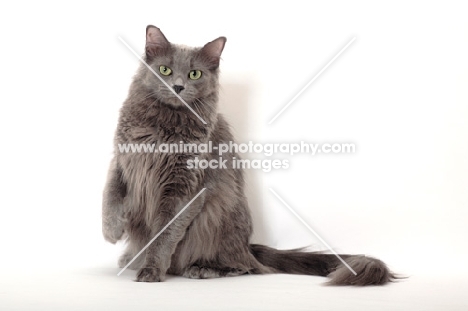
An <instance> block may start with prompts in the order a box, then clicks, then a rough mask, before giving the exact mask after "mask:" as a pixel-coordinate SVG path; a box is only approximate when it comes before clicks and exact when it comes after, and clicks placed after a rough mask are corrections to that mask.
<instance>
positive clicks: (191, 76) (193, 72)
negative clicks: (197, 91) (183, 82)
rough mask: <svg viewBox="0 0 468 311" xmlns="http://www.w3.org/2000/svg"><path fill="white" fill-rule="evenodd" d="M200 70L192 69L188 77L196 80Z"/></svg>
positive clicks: (198, 77) (199, 75)
mask: <svg viewBox="0 0 468 311" xmlns="http://www.w3.org/2000/svg"><path fill="white" fill-rule="evenodd" d="M201 74H202V72H201V71H200V70H192V71H190V72H189V75H188V76H189V78H190V79H192V80H198V79H200V77H201Z"/></svg>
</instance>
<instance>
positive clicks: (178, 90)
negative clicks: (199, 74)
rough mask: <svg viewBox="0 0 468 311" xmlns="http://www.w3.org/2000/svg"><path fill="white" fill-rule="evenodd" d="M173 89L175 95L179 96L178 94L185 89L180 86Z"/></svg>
mask: <svg viewBox="0 0 468 311" xmlns="http://www.w3.org/2000/svg"><path fill="white" fill-rule="evenodd" d="M173 88H174V91H175V92H176V93H177V94H180V92H182V91H183V90H184V89H185V87H183V86H182V85H174V86H173Z"/></svg>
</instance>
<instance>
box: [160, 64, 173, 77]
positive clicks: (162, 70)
mask: <svg viewBox="0 0 468 311" xmlns="http://www.w3.org/2000/svg"><path fill="white" fill-rule="evenodd" d="M159 72H160V73H161V74H162V75H163V76H169V75H170V74H171V73H172V69H171V68H169V67H167V66H159Z"/></svg>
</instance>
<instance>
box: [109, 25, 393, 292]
mask: <svg viewBox="0 0 468 311" xmlns="http://www.w3.org/2000/svg"><path fill="white" fill-rule="evenodd" d="M225 43H226V38H224V37H220V38H218V39H216V40H214V41H211V42H209V43H207V44H206V45H205V46H203V47H201V48H190V47H185V46H180V45H175V44H172V43H170V42H169V41H168V40H167V39H166V37H165V36H164V34H163V33H162V32H161V31H160V30H159V28H157V27H154V26H148V27H147V28H146V50H145V57H144V60H145V61H146V63H147V64H149V66H151V68H152V69H153V70H154V71H156V72H157V73H158V74H159V75H160V76H161V78H162V79H163V80H164V81H165V82H166V83H167V84H168V85H170V86H171V87H172V88H173V89H174V91H175V93H177V94H178V95H179V96H180V97H181V98H182V99H183V100H184V101H185V102H186V103H187V104H188V105H189V106H190V107H191V108H192V109H193V110H194V111H196V112H197V113H198V114H199V116H200V117H201V118H202V119H203V120H204V121H206V123H207V124H204V123H203V122H202V121H201V120H200V119H199V118H198V117H197V116H196V115H195V114H194V113H193V112H192V111H190V109H188V108H187V107H186V106H185V104H184V103H183V102H182V101H181V100H180V99H179V98H177V97H176V96H175V94H174V93H173V92H172V91H171V90H169V89H168V88H167V87H166V86H165V85H164V84H163V83H162V82H161V81H160V80H159V79H158V78H157V77H156V76H155V75H154V73H152V72H151V71H150V70H148V68H146V66H145V65H144V64H142V65H141V66H140V68H139V69H138V71H137V73H136V75H135V77H134V79H133V82H132V84H131V86H130V90H129V95H128V98H127V99H126V101H125V102H124V104H123V107H122V109H121V111H120V118H119V123H118V126H117V131H116V134H115V155H114V158H113V160H112V162H111V164H110V169H109V173H108V179H107V183H106V186H105V189H104V197H103V209H102V216H103V217H102V218H103V234H104V237H105V239H106V240H107V241H109V242H112V243H115V242H117V241H118V240H122V239H127V243H128V244H127V249H126V251H125V253H124V254H123V255H122V256H121V258H120V259H119V265H120V267H124V266H125V265H127V264H128V263H129V262H130V261H131V260H132V258H133V257H134V256H135V255H136V254H137V253H138V252H139V251H140V250H141V249H143V248H144V246H145V245H146V244H147V243H148V242H149V241H150V240H151V239H152V238H153V237H154V236H155V235H156V234H157V233H158V232H160V231H161V229H162V228H163V227H164V226H165V225H166V224H167V223H169V222H170V221H171V219H172V218H173V217H174V216H175V215H176V214H177V213H178V212H179V211H180V210H181V209H182V208H183V207H184V206H185V205H186V204H187V203H188V202H189V201H190V200H192V199H193V198H194V197H195V196H196V195H197V194H198V193H199V192H200V191H201V190H202V189H203V188H206V190H205V191H204V192H203V193H202V194H201V195H200V196H199V197H198V198H197V199H196V200H195V201H194V202H193V203H192V204H191V205H190V206H189V207H188V208H187V209H186V210H185V211H184V212H183V213H182V214H181V215H180V216H179V217H178V218H177V219H176V220H175V221H174V222H173V223H172V224H171V225H170V226H169V227H168V228H167V229H166V230H165V231H164V232H163V233H162V234H161V235H160V236H159V237H158V238H157V239H156V240H155V241H154V242H153V243H152V244H151V245H150V246H149V247H148V248H147V249H146V250H145V252H144V253H142V254H141V255H140V256H139V257H138V259H137V260H135V261H134V262H132V264H131V265H130V268H132V269H138V270H139V271H138V273H137V279H136V280H137V281H139V282H160V281H163V280H164V278H165V276H166V274H173V275H181V276H185V277H189V278H200V279H204V278H214V277H223V276H235V275H241V274H248V273H249V274H264V273H293V274H308V275H320V276H328V277H330V278H331V279H330V281H329V283H330V284H336V285H370V284H385V283H387V282H389V281H392V280H394V279H395V275H394V274H393V273H391V272H390V271H389V270H388V268H387V267H386V265H385V264H384V263H383V262H382V261H380V260H378V259H374V258H370V257H365V256H354V255H342V258H344V259H345V260H346V262H347V263H348V264H349V266H351V267H352V268H353V270H354V271H356V272H357V275H356V276H355V275H354V274H353V273H351V271H350V270H349V269H348V268H347V267H345V266H344V265H343V264H342V263H341V262H340V261H339V260H338V258H337V257H335V256H334V255H332V254H323V253H309V252H302V251H300V250H290V251H284V250H276V249H273V248H270V247H267V246H263V245H255V244H250V243H249V239H250V236H251V234H252V221H251V218H250V212H249V208H248V203H247V200H246V197H245V194H244V179H243V172H242V170H241V169H232V165H231V164H232V163H231V161H232V158H233V157H236V158H239V156H238V155H237V154H235V153H229V154H225V155H224V157H223V159H224V160H226V161H227V163H226V167H227V169H210V168H207V169H195V168H188V166H187V161H188V160H190V159H194V158H195V157H198V158H199V159H207V160H210V159H218V155H217V153H216V152H214V153H201V152H199V153H197V152H195V151H193V152H185V153H120V152H119V149H118V148H117V145H118V144H125V143H137V144H140V143H148V144H152V143H155V144H160V143H179V142H180V141H183V142H184V143H195V144H204V143H208V141H212V142H213V145H214V146H216V145H218V144H220V143H227V142H229V141H234V138H233V136H232V134H231V131H230V129H229V125H228V124H227V122H226V121H225V119H224V118H223V116H222V115H220V114H219V113H218V112H217V105H218V88H219V84H218V74H219V69H218V68H219V61H220V57H221V52H222V51H223V48H224V45H225Z"/></svg>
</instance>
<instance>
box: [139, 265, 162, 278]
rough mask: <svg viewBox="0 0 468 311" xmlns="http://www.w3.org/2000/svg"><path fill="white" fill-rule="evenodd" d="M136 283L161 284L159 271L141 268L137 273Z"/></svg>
mask: <svg viewBox="0 0 468 311" xmlns="http://www.w3.org/2000/svg"><path fill="white" fill-rule="evenodd" d="M136 281H137V282H162V281H163V277H162V273H161V270H159V269H158V268H150V267H147V268H141V269H140V271H138V273H137V279H136Z"/></svg>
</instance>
